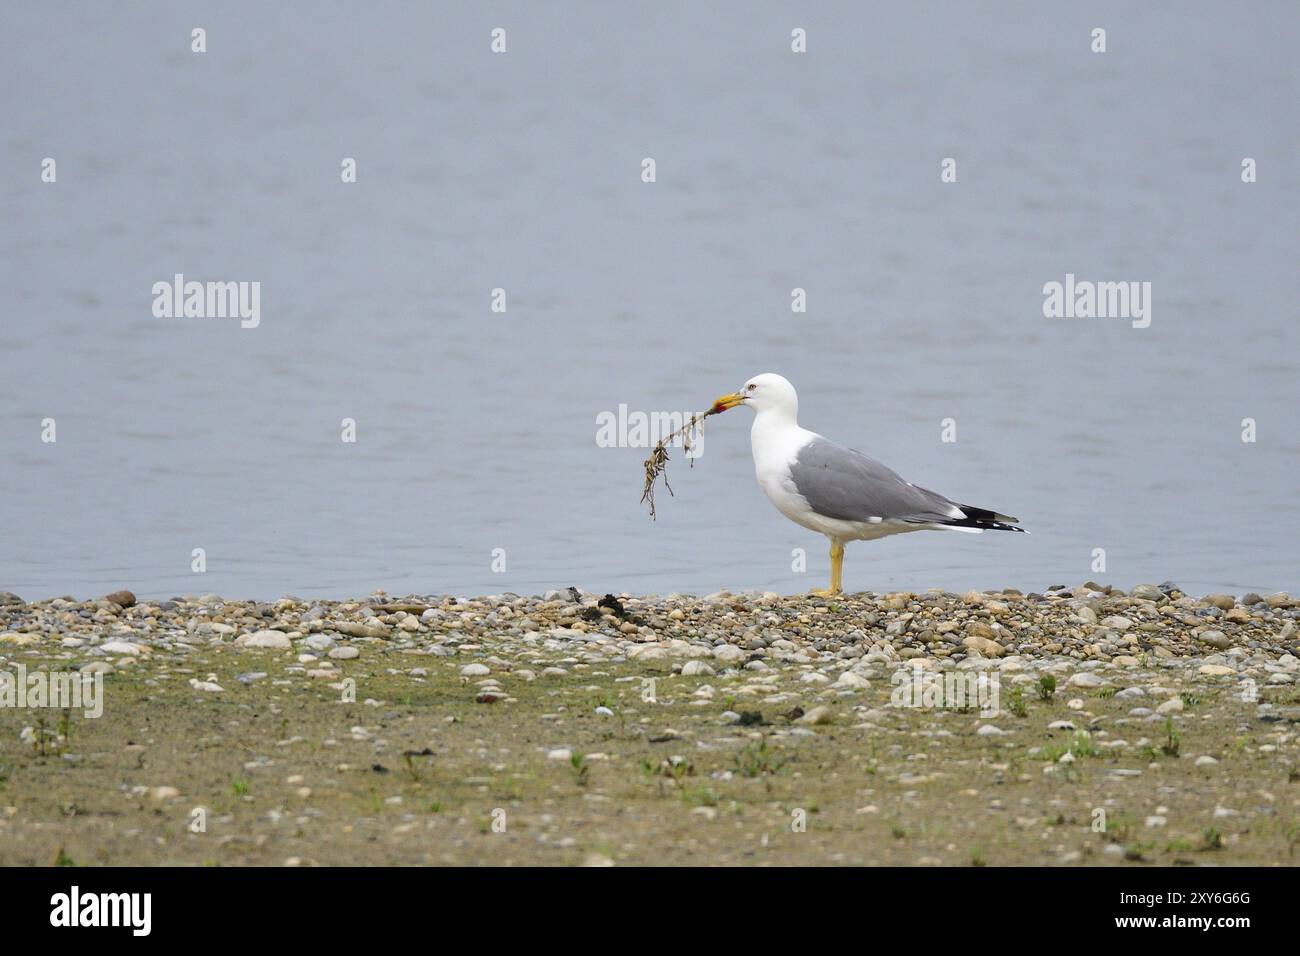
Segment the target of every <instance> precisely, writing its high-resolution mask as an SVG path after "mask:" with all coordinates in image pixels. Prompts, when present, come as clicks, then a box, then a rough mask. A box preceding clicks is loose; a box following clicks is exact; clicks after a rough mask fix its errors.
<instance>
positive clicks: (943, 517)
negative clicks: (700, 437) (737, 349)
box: [709, 372, 1028, 597]
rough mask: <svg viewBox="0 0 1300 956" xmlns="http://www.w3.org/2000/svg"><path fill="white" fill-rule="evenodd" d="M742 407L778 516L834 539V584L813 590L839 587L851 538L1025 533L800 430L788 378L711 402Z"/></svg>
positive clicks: (768, 376)
mask: <svg viewBox="0 0 1300 956" xmlns="http://www.w3.org/2000/svg"><path fill="white" fill-rule="evenodd" d="M737 405H746V406H748V407H749V408H752V409H753V410H754V413H755V414H754V425H753V427H752V428H751V429H750V433H749V435H750V445H751V447H752V449H753V452H754V473H755V475H756V476H757V477H758V486H759V487H760V488H762V489H763V493H764V494H766V495H767V497H768V500H769V501H771V502H772V504H774V505H775V506H776V510H777V511H779V512H781V514H783V515H785V516H786V517H787V518H789V519H790V520H791V521H793V522H794V523H795V524H798V525H802V526H803V527H805V528H809V529H811V530H813V531H818V532H820V533H821V534H824V535H826V537H828V538H829V539H830V542H831V586H830V587H829V588H827V589H825V590H821V589H817V590H814V591H813V593H814V594H817V595H821V596H823V597H829V596H830V595H834V594H839V593H840V592H841V591H842V588H841V575H842V572H843V569H844V544H845V542H848V541H871V540H874V539H876V538H884V537H886V536H888V535H891V534H903V533H904V532H908V531H925V530H936V531H966V532H973V533H975V534H978V533H980V532H982V531H1019V532H1021V533H1028V532H1025V529H1024V528H1017V527H1016V526H1015V523H1016V522H1017V521H1019V520H1020V519H1019V518H1013V517H1011V516H1010V515H1004V514H999V513H998V512H996V511H990V510H988V509H987V508H976V507H973V506H971V505H963V504H960V503H958V502H956V501H953V500H952V499H951V498H945V497H944V496H943V495H941V494H938V493H937V492H933V491H929V490H927V489H925V488H921V487H918V486H917V485H914V484H912V483H911V482H910V481H904V480H903V479H902V478H901V477H899V476H898V475H897V474H896V473H895V472H893V471H891V470H890V469H888V468H886V467H885V466H884V465H882V464H881V463H880V462H878V461H875V460H873V459H871V458H868V457H867V456H866V455H864V454H862V453H861V452H857V451H854V450H853V449H851V448H845V447H844V446H843V445H837V444H836V443H835V442H833V441H831V440H830V439H829V438H824V437H822V436H821V435H819V434H817V433H816V432H810V431H809V430H808V429H806V428H801V427H800V426H799V422H798V417H799V396H798V394H796V393H795V390H794V386H793V385H791V384H790V383H789V381H787V380H786V379H785V378H784V377H783V376H780V375H777V374H775V373H773V372H766V373H764V374H762V375H756V376H754V377H753V378H751V379H750V380H749V381H748V382H746V383H745V384H744V385H743V386H741V388H740V391H737V392H732V393H731V394H729V395H723V396H722V397H721V398H719V399H718V400H717V401H716V402H714V403H713V407H712V408H711V409H710V410H709V414H710V415H713V414H717V413H718V412H725V411H726V410H727V409H729V408H735V407H736V406H737Z"/></svg>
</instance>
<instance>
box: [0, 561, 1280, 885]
mask: <svg viewBox="0 0 1300 956" xmlns="http://www.w3.org/2000/svg"><path fill="white" fill-rule="evenodd" d="M1297 617H1300V601H1298V600H1296V599H1293V598H1291V597H1290V596H1289V595H1287V594H1270V595H1256V594H1247V595H1239V596H1234V595H1205V596H1199V597H1194V596H1190V595H1185V594H1183V593H1182V592H1181V591H1179V590H1178V588H1177V587H1176V586H1175V585H1173V584H1172V583H1168V582H1167V583H1165V584H1162V585H1138V586H1137V587H1134V588H1132V589H1131V590H1129V591H1121V590H1119V589H1117V588H1112V587H1109V586H1105V585H1100V584H1097V583H1094V582H1089V583H1086V584H1082V585H1080V586H1077V587H1064V586H1057V587H1053V588H1050V589H1048V590H1046V591H1044V592H1042V593H1021V592H1020V591H1017V590H1013V589H1007V590H1004V591H998V592H970V593H967V594H953V593H946V592H941V591H930V592H923V593H911V592H901V593H891V594H873V593H870V592H865V593H859V594H845V595H842V596H840V597H835V598H822V597H809V596H795V597H788V596H779V595H777V594H774V593H756V592H744V593H729V592H719V593H716V594H710V595H707V596H705V597H692V596H684V595H675V594H674V595H668V596H663V597H660V596H635V595H600V594H587V593H585V592H582V591H580V590H577V589H569V588H566V589H560V590H556V591H552V592H548V593H547V594H544V595H536V596H521V595H514V594H501V595H492V596H486V597H480V598H474V599H463V598H462V599H456V598H452V597H448V596H440V595H407V596H404V597H392V596H389V595H385V594H382V593H380V594H374V595H370V596H368V597H366V598H363V599H357V600H349V601H337V602H335V601H319V600H300V599H297V598H293V597H286V598H283V599H281V600H278V601H274V602H269V603H262V602H252V601H237V600H229V599H223V598H221V597H218V596H217V595H212V594H205V595H202V596H197V597H187V598H175V599H173V600H166V601H137V600H136V599H135V596H134V595H132V594H131V593H129V592H126V591H121V592H117V593H115V594H112V595H108V596H106V597H105V598H101V599H98V600H89V601H77V600H74V599H72V598H58V599H52V600H42V601H35V602H31V603H27V602H24V601H23V600H22V599H21V598H19V597H17V596H15V595H11V594H0V673H4V672H8V673H10V674H16V673H18V670H19V668H20V667H21V668H22V669H23V672H24V673H26V674H27V675H31V674H33V673H36V674H40V673H45V672H55V671H68V670H75V671H80V672H81V674H82V675H84V676H83V678H82V679H83V680H84V679H87V678H90V677H93V676H94V675H95V674H97V673H102V674H103V714H102V716H100V717H97V718H94V717H86V716H84V715H83V714H82V713H81V712H79V711H77V710H75V709H73V710H70V711H69V710H62V709H55V708H49V707H45V708H41V707H33V706H27V707H21V706H14V705H12V704H10V705H8V706H3V707H0V741H2V742H0V864H5V865H14V864H39V865H46V864H50V863H54V862H60V863H69V864H76V865H95V864H114V863H117V864H127V863H145V864H148V863H188V864H216V865H235V864H247V863H252V864H273V865H280V864H290V865H293V864H304V865H307V864H381V863H398V864H406V863H409V864H420V863H429V864H476V863H483V864H566V865H571V864H591V865H609V864H638V863H659V864H672V863H681V864H685V863H697V864H709V863H737V864H747V865H757V864H794V863H842V864H886V863H888V864H906V865H985V864H989V865H998V864H1054V865H1086V864H1119V865H1141V864H1142V863H1144V862H1157V863H1184V864H1191V865H1198V864H1224V863H1250V864H1281V865H1290V864H1292V863H1294V850H1295V847H1296V844H1297V843H1300V768H1298V767H1297V759H1296V758H1297V725H1298V724H1300V690H1298V689H1297V687H1296V686H1295V685H1296V680H1297V678H1298V677H1300V660H1298V659H1297V654H1298V653H1300V634H1298V633H1297ZM926 675H935V676H934V677H931V676H926ZM981 676H982V677H983V680H984V684H983V685H981V686H984V687H992V688H994V690H995V699H994V701H993V702H992V706H988V703H989V702H988V701H985V700H980V701H974V700H960V701H956V702H954V701H953V700H952V699H951V689H952V687H953V686H954V682H958V683H960V682H967V683H968V684H969V686H970V687H971V688H972V689H973V688H974V687H975V686H976V683H977V682H978V681H979V680H980V678H981ZM945 680H947V682H948V683H947V684H946V685H945V684H944V681H945ZM921 682H925V686H927V687H935V686H938V687H939V688H940V694H942V690H943V688H944V687H945V686H946V687H947V688H948V690H949V698H948V699H934V700H932V699H929V698H927V699H926V701H924V702H922V701H921V700H920V698H919V697H918V698H917V699H915V700H910V702H909V700H907V699H904V700H901V701H900V697H899V695H900V693H901V692H902V691H903V690H904V689H906V687H908V686H919V685H920V683H921ZM972 693H974V691H973V690H972Z"/></svg>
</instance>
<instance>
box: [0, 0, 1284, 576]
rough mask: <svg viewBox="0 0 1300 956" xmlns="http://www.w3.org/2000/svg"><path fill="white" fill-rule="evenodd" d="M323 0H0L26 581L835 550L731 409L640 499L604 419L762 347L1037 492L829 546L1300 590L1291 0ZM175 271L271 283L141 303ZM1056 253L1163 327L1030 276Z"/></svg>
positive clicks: (666, 569)
mask: <svg viewBox="0 0 1300 956" xmlns="http://www.w3.org/2000/svg"><path fill="white" fill-rule="evenodd" d="M324 6H327V7H329V6H332V9H321V8H320V7H319V6H318V5H316V4H310V5H305V4H296V3H280V4H274V5H252V4H250V5H246V6H245V5H233V4H232V5H228V6H227V5H223V6H222V9H220V10H212V11H204V12H202V14H201V15H199V14H196V13H194V12H187V11H186V10H185V9H178V8H177V6H176V5H174V4H171V3H139V4H129V5H113V7H112V9H111V10H110V9H109V8H108V7H107V6H102V5H97V4H90V3H85V4H77V5H72V4H69V5H62V4H60V5H48V4H39V3H30V4H23V5H18V4H9V5H7V7H6V13H5V21H6V22H5V25H4V29H3V31H0V81H2V82H0V90H3V92H2V93H0V97H2V98H3V99H2V102H3V114H2V117H0V118H2V122H0V208H2V209H3V230H2V232H0V242H2V243H3V247H2V264H0V269H2V270H3V272H2V273H0V278H2V279H3V282H2V283H0V289H2V295H3V312H2V313H0V316H2V317H0V356H3V365H2V368H3V374H2V375H0V455H2V456H3V458H2V459H0V460H2V462H3V464H2V465H0V527H2V528H3V531H2V535H0V590H12V591H16V592H18V593H19V594H21V595H22V596H24V597H28V598H38V597H46V596H51V595H56V594H62V593H71V594H75V595H77V596H82V597H84V596H92V595H96V594H102V593H104V592H105V591H107V590H110V589H114V588H118V587H130V588H132V589H134V590H135V591H136V592H137V593H139V594H141V595H148V596H168V595H172V594H181V593H198V592H204V591H217V592H219V593H223V594H227V595H231V596H251V597H269V596H275V595H280V594H284V593H297V594H300V595H330V596H343V595H353V594H360V593H365V592H367V591H369V590H370V589H372V588H376V587H382V588H386V589H388V590H389V591H391V592H394V593H404V592H408V591H416V592H445V591H450V592H453V593H484V592H493V593H495V592H501V591H506V590H513V591H518V592H535V591H539V590H542V589H545V588H549V587H554V586H564V585H569V584H577V585H580V586H583V587H586V588H588V589H592V590H601V591H603V590H615V591H617V590H631V591H654V592H667V591H671V590H681V591H690V592H696V593H702V592H707V591H711V590H714V589H716V588H718V587H722V586H726V587H731V588H733V589H740V588H751V587H756V588H765V589H766V588H770V589H774V590H779V591H796V590H801V589H806V588H808V587H811V586H824V584H825V577H826V573H827V565H828V561H827V558H826V555H825V551H826V545H825V542H824V540H823V539H821V538H819V537H817V536H815V535H813V534H811V533H809V532H806V531H804V530H802V529H800V528H798V527H796V526H795V525H793V524H791V523H789V522H788V521H786V520H785V519H784V518H782V517H781V516H780V515H779V514H777V512H776V511H775V510H774V509H773V508H772V507H771V506H770V505H769V504H768V503H767V501H766V499H765V498H764V497H763V496H762V493H761V492H760V491H759V489H758V487H757V485H756V484H755V482H754V478H753V472H752V465H751V462H750V459H749V436H748V431H749V424H750V415H749V413H748V412H746V411H743V410H740V411H736V412H732V413H729V414H728V415H726V416H723V417H722V418H719V419H714V420H712V421H711V423H710V426H711V427H710V430H709V433H708V435H707V437H706V449H705V454H704V456H703V458H702V460H701V461H700V462H699V464H698V465H697V466H696V467H695V468H694V469H687V468H686V467H685V464H684V462H681V461H678V462H676V463H675V468H674V469H673V470H672V471H671V472H670V477H673V478H675V480H674V487H675V488H676V490H677V495H678V496H677V497H676V498H671V499H670V498H667V497H666V496H665V497H664V498H662V499H661V502H660V509H659V510H660V513H659V520H658V522H657V523H654V524H652V523H651V522H650V521H649V519H648V517H647V515H646V512H645V510H644V509H643V508H642V507H641V506H640V505H639V504H638V500H637V499H638V496H639V493H640V481H641V474H640V461H641V459H642V458H643V457H644V455H645V450H644V449H635V448H599V447H597V445H596V441H595V433H596V416H597V415H598V414H599V413H600V412H602V411H612V410H615V409H617V407H618V406H619V404H620V403H626V404H627V405H628V406H629V407H630V408H631V409H641V410H647V411H654V410H675V411H686V410H690V409H698V408H703V407H706V406H707V404H708V402H710V401H711V400H712V399H713V397H714V396H715V395H717V394H719V393H720V392H723V391H729V390H731V389H733V388H735V387H736V386H738V385H739V384H741V383H742V382H743V381H744V379H745V378H747V377H748V376H750V375H752V374H755V373H758V372H762V371H778V372H781V373H783V374H785V375H786V376H787V377H788V378H790V379H791V380H792V381H793V382H794V383H795V385H796V386H797V387H798V388H799V390H800V395H801V401H802V414H801V419H802V423H803V424H804V425H805V426H807V427H809V428H813V429H815V430H817V431H820V432H822V433H824V434H826V435H828V436H830V437H832V438H834V439H836V440H839V441H842V442H844V443H846V444H850V445H852V446H854V447H857V448H859V449H861V450H863V451H865V452H867V453H869V454H872V455H873V456H875V457H877V458H880V459H881V460H883V461H885V462H886V463H888V464H890V465H891V466H892V467H894V468H896V469H897V470H899V471H901V472H902V473H903V474H904V476H905V477H908V478H909V479H911V480H914V481H916V482H917V483H920V484H924V485H928V486H929V487H933V488H935V489H937V490H939V491H942V492H944V493H947V494H950V495H952V496H954V497H957V498H960V499H963V500H967V501H970V502H972V503H974V504H978V505H985V506H989V507H992V508H995V509H999V510H1003V511H1007V512H1010V513H1012V514H1016V515H1019V516H1020V518H1021V519H1022V521H1023V522H1024V523H1025V525H1026V526H1027V527H1029V528H1030V529H1032V531H1033V534H1032V536H1024V535H992V534H986V535H981V536H975V535H957V534H944V535H941V534H933V533H927V534H915V535H908V536H905V537H901V538H893V539H890V540H886V541H882V542H872V543H861V544H855V545H852V546H850V548H849V551H848V560H847V564H846V585H847V586H848V587H850V588H872V589H876V590H881V589H889V588H918V589H919V588H925V587H931V586H944V587H950V588H966V587H971V586H978V587H992V586H997V585H1014V586H1019V587H1021V588H1026V589H1027V588H1043V587H1046V586H1048V585H1050V584H1053V583H1070V584H1073V583H1077V582H1079V581H1082V580H1085V579H1088V578H1096V579H1103V580H1109V581H1113V582H1115V583H1117V584H1120V585H1130V584H1133V583H1136V582H1138V581H1152V582H1159V581H1163V580H1165V579H1166V578H1172V579H1174V580H1175V581H1177V582H1178V583H1179V584H1181V585H1183V586H1184V587H1187V588H1190V589H1192V590H1210V589H1229V590H1232V591H1236V592H1240V591H1242V590H1245V589H1258V590H1277V589H1286V588H1290V589H1291V590H1293V591H1294V590H1296V589H1297V587H1300V561H1298V558H1297V551H1298V548H1297V537H1298V532H1300V517H1298V516H1297V508H1296V503H1295V495H1296V487H1297V475H1300V437H1297V436H1298V435H1300V430H1298V429H1297V420H1296V418H1297V407H1298V406H1300V402H1298V401H1297V400H1298V399H1300V388H1298V387H1297V376H1296V356H1297V344H1298V343H1297V339H1298V338H1300V335H1298V334H1297V302H1298V301H1300V288H1298V285H1300V284H1298V283H1297V272H1296V268H1295V265H1296V263H1297V262H1298V261H1300V241H1298V240H1297V236H1298V235H1300V232H1298V231H1297V228H1296V227H1297V222H1298V221H1300V216H1298V213H1300V191H1298V187H1297V180H1296V176H1295V169H1294V160H1295V155H1296V148H1297V145H1300V135H1298V124H1297V113H1296V110H1295V103H1296V102H1297V94H1298V93H1300V89H1298V86H1300V84H1298V83H1297V60H1296V55H1295V50H1296V47H1297V40H1298V39H1300V37H1298V36H1297V33H1298V32H1300V31H1297V28H1296V22H1297V21H1296V18H1295V17H1294V11H1293V10H1292V9H1291V8H1290V7H1289V6H1288V5H1286V4H1282V3H1277V4H1258V5H1252V7H1251V11H1250V13H1249V14H1247V13H1244V12H1241V11H1239V10H1237V9H1235V8H1228V7H1226V6H1224V7H1220V6H1218V5H1197V4H1168V5H1148V4H1143V5H1141V9H1137V8H1136V5H1129V4H1123V5H1116V6H1113V7H1109V8H1108V7H1102V8H1100V9H1094V10H1090V11H1088V12H1084V11H1082V10H1078V9H1077V8H1076V7H1075V6H1074V5H1070V4H1059V5H1056V4H1043V3H1025V4H1007V5H1002V6H999V7H997V9H992V8H993V6H994V5H986V4H981V5H978V7H979V8H980V9H979V10H975V9H972V8H973V7H976V6H977V5H974V4H972V5H965V4H951V5H948V4H939V5H935V6H930V5H927V6H926V7H924V8H923V9H917V10H915V11H912V10H899V9H895V10H893V11H892V12H888V13H886V12H882V11H879V10H877V11H871V12H866V11H863V10H862V9H860V6H862V5H858V4H842V5H839V4H816V5H804V6H803V7H801V6H800V5H797V4H768V3H759V4H754V3H744V4H698V3H664V4H652V5H650V6H638V7H636V11H635V14H634V15H633V14H632V13H631V12H630V11H625V12H622V13H618V12H616V11H614V10H612V9H609V8H608V6H609V5H606V4H595V3H593V4H565V5H563V7H562V8H561V7H559V6H557V5H549V4H547V5H537V6H536V7H534V6H533V5H517V4H507V5H501V6H500V7H497V6H496V5H493V4H482V3H474V4H469V3H465V4H451V5H448V4H439V5H437V6H436V7H434V6H433V5H427V4H411V5H407V6H403V5H399V4H390V3H384V4H362V3H356V4H336V5H324ZM543 7H544V9H543ZM1098 25H1100V26H1105V27H1106V28H1107V30H1108V46H1109V52H1107V53H1105V54H1094V53H1091V52H1090V51H1089V49H1088V45H1089V31H1090V29H1091V28H1092V27H1094V26H1098ZM195 26H203V27H205V28H206V29H207V31H208V52H207V53H206V54H203V55H196V54H193V53H191V52H190V51H189V42H190V30H191V28H192V27H195ZM497 26H502V27H505V28H506V29H507V43H508V52H507V53H506V54H505V55H493V54H492V53H491V52H490V51H489V49H488V45H489V31H490V30H491V29H492V28H493V27H497ZM796 26H801V27H804V28H805V29H807V31H808V37H809V39H808V46H809V52H808V53H807V54H806V55H802V56H800V55H794V54H792V53H791V52H790V51H789V36H790V30H791V29H792V28H793V27H796ZM46 156H49V157H54V158H55V159H56V161H57V164H58V165H57V175H58V180H57V183H55V184H43V183H41V182H40V163H41V160H42V158H43V157H46ZM348 156H350V157H355V158H356V159H357V162H358V181H357V182H356V183H355V184H349V185H344V184H342V183H341V182H340V176H339V169H340V162H341V160H342V159H343V157H348ZM647 156H649V157H654V158H655V160H656V162H657V178H658V181H657V182H656V183H654V184H644V183H642V182H641V181H640V171H641V160H642V158H643V157H647ZM948 156H951V157H955V158H956V159H957V163H958V167H957V171H958V181H957V182H956V183H955V184H941V183H940V182H939V164H940V160H941V159H942V158H943V157H948ZM1244 156H1251V157H1254V158H1255V159H1256V161H1257V163H1258V171H1259V172H1258V177H1259V181H1258V182H1257V183H1254V184H1250V185H1246V184H1243V183H1242V182H1241V179H1240V163H1241V159H1242V157H1244ZM177 272H180V273H184V274H185V275H186V276H187V277H188V278H192V279H199V280H209V279H210V280H249V281H252V280H256V281H259V282H260V283H261V324H260V326H259V327H258V328H256V329H241V328H240V327H239V323H238V320H234V319H199V318H191V319H183V318H155V317H154V316H153V314H152V311H151V305H152V301H153V296H152V293H151V287H152V285H153V283H155V282H157V281H169V280H170V279H171V277H172V275H173V274H174V273H177ZM1067 272H1070V273H1074V274H1076V275H1077V276H1079V277H1080V278H1086V279H1095V280H1140V281H1149V282H1151V283H1152V284H1153V303H1152V322H1151V326H1150V327H1149V328H1146V329H1134V328H1132V327H1131V324H1130V322H1129V321H1127V320H1125V319H1060V320H1050V319H1046V318H1044V316H1043V294H1042V287H1043V285H1044V283H1046V282H1051V281H1063V280H1064V277H1065V274H1066V273H1067ZM495 287H503V288H505V289H506V290H507V296H508V299H507V301H508V311H507V312H506V313H504V314H496V313H493V312H492V311H491V310H490V309H489V296H490V291H491V290H492V289H493V288H495ZM795 287H801V288H804V289H806V290H807V295H808V311H807V313H806V314H794V313H792V312H791V309H790V292H791V289H792V288H795ZM47 417H51V418H54V419H55V420H56V423H57V425H56V427H57V439H58V440H57V442H56V443H53V444H49V443H43V442H42V441H41V421H42V419H44V418H47ZM1247 417H1250V418H1253V419H1255V420H1256V422H1257V427H1258V440H1257V441H1256V442H1255V443H1243V442H1242V441H1241V421H1242V419H1243V418H1247ZM343 418H354V419H355V420H356V422H357V428H358V441H357V442H356V443H355V444H345V443H343V442H341V441H340V438H339V433H340V421H341V420H342V419H343ZM945 418H953V419H955V421H956V427H957V439H958V440H957V441H956V442H955V443H944V442H942V441H940V429H941V424H940V423H941V422H942V420H943V419H945ZM196 547H202V548H204V549H206V553H207V560H208V571H207V573H206V574H205V575H195V574H193V573H191V571H190V560H191V559H190V554H191V550H192V549H193V548H196ZM798 547H804V548H807V549H808V552H809V567H808V573H807V574H799V573H795V572H794V571H792V569H791V560H792V559H791V551H792V549H794V548H798ZM497 548H500V549H504V552H505V564H506V571H505V573H494V572H493V570H492V560H493V549H497ZM1094 548H1104V549H1105V550H1106V555H1107V565H1108V568H1107V572H1106V573H1104V574H1102V573H1096V572H1094V571H1093V570H1092V568H1091V562H1092V552H1093V549H1094Z"/></svg>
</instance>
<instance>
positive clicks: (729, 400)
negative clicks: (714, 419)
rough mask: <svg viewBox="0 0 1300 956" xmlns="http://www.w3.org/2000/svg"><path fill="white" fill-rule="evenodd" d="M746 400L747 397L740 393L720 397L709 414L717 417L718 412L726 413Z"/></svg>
mask: <svg viewBox="0 0 1300 956" xmlns="http://www.w3.org/2000/svg"><path fill="white" fill-rule="evenodd" d="M744 400H745V396H744V395H742V394H741V393H740V392H732V393H730V394H729V395H723V396H720V397H719V398H718V400H717V401H716V402H714V403H713V407H712V408H710V409H709V414H710V415H716V414H717V413H718V412H725V411H726V410H727V409H728V408H735V407H736V406H737V405H739V404H740V403H741V402H743V401H744Z"/></svg>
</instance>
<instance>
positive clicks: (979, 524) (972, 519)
mask: <svg viewBox="0 0 1300 956" xmlns="http://www.w3.org/2000/svg"><path fill="white" fill-rule="evenodd" d="M957 507H958V508H960V509H961V510H962V511H964V512H965V513H966V517H964V518H954V519H952V520H951V521H945V522H943V523H944V524H946V525H952V526H953V527H955V528H978V529H979V530H981V531H1019V532H1020V533H1021V534H1029V532H1028V531H1026V530H1025V529H1024V528H1018V527H1016V522H1017V521H1019V520H1020V519H1019V518H1016V517H1013V516H1011V515H1004V514H999V513H998V512H996V511H989V510H988V509H987V508H976V507H973V506H971V505H958V506H957Z"/></svg>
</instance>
